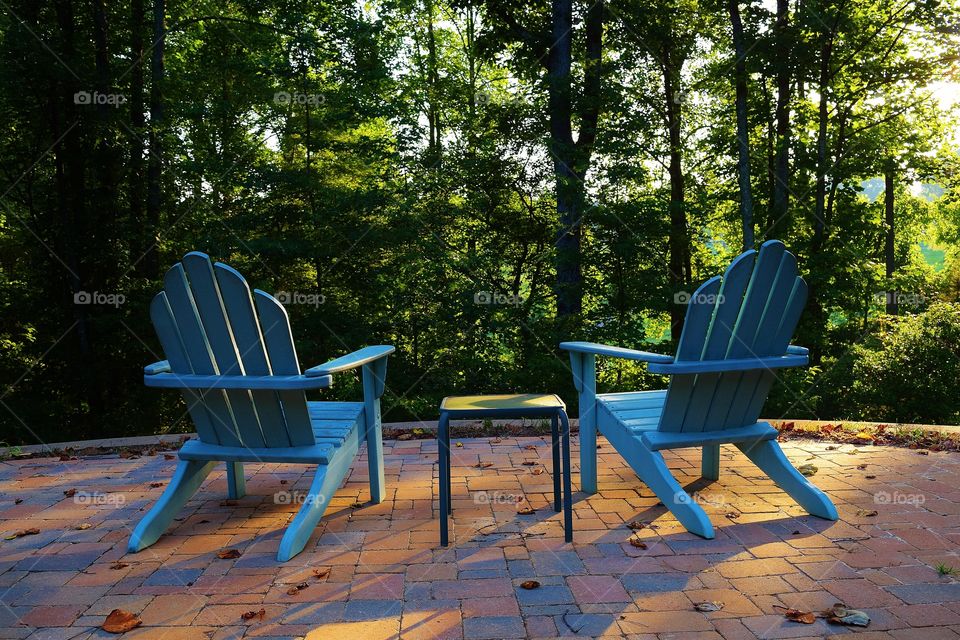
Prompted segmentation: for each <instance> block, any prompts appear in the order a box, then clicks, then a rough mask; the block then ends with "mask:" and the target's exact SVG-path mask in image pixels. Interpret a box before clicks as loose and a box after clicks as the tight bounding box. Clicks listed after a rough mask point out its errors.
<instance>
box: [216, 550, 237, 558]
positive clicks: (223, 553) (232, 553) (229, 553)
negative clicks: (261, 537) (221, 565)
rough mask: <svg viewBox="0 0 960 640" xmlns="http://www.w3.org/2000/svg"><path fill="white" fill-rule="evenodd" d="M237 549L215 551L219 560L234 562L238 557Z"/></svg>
mask: <svg viewBox="0 0 960 640" xmlns="http://www.w3.org/2000/svg"><path fill="white" fill-rule="evenodd" d="M240 555H241V554H240V550H239V549H221V550H220V551H217V557H218V558H220V559H221V560H234V559H236V558H239V557H240Z"/></svg>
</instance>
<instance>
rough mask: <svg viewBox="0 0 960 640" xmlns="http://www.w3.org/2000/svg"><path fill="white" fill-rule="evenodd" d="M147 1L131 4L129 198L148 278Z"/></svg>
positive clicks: (136, 251) (135, 250)
mask: <svg viewBox="0 0 960 640" xmlns="http://www.w3.org/2000/svg"><path fill="white" fill-rule="evenodd" d="M143 1H144V0H131V6H130V57H131V59H132V60H133V61H134V63H133V67H131V69H130V128H131V129H132V130H133V135H131V136H130V173H129V175H128V182H129V186H128V197H129V199H130V200H129V208H130V226H131V228H132V233H131V236H132V247H131V254H132V255H133V259H134V260H136V261H137V262H136V269H137V273H138V274H139V275H140V276H143V277H147V276H149V275H151V274H148V273H147V271H146V269H145V264H144V261H143V260H141V259H140V258H142V257H143V254H144V251H145V250H146V249H147V247H148V246H149V240H148V239H147V238H146V236H145V234H144V233H143V226H144V219H143V136H144V135H145V131H144V125H145V124H146V117H145V116H144V112H143V107H144V105H143V28H144V18H145V16H144V11H143Z"/></svg>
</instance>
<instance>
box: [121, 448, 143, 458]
mask: <svg viewBox="0 0 960 640" xmlns="http://www.w3.org/2000/svg"><path fill="white" fill-rule="evenodd" d="M119 455H120V457H121V458H123V459H124V460H136V459H137V458H139V457H140V454H139V453H137V452H136V451H127V450H126V449H121V450H120V454H119Z"/></svg>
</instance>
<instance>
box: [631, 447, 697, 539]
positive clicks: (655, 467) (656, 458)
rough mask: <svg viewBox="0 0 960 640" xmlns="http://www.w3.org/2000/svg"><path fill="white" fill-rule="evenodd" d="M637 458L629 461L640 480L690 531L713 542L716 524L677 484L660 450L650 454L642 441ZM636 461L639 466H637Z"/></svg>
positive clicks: (637, 449) (637, 448) (636, 449)
mask: <svg viewBox="0 0 960 640" xmlns="http://www.w3.org/2000/svg"><path fill="white" fill-rule="evenodd" d="M635 451H636V454H637V455H636V457H635V458H634V459H633V460H629V459H628V460H627V462H628V463H629V464H630V466H631V467H633V470H634V471H636V472H637V475H638V476H640V479H641V480H643V481H644V483H646V485H647V486H648V487H650V489H651V490H652V491H653V492H654V493H655V494H656V495H657V497H658V498H660V502H662V503H663V505H664V506H665V507H666V508H667V509H669V510H670V512H671V513H673V515H674V517H676V519H677V520H679V521H680V524H682V525H683V526H684V527H685V528H686V529H687V531H689V532H690V533H695V534H697V535H698V536H701V537H704V538H707V539H712V538H713V537H714V533H713V525H712V524H711V523H710V518H708V517H707V514H706V513H705V512H704V510H703V509H702V508H701V507H700V505H698V504H697V503H696V502H694V501H693V498H691V497H690V495H689V494H688V493H687V492H686V491H684V490H683V487H681V486H680V483H679V482H677V481H676V479H675V478H674V477H673V474H671V473H670V469H668V468H667V463H666V462H664V460H663V456H662V455H661V454H660V452H659V451H651V450H649V449H647V448H646V447H645V446H643V445H642V444H640V443H639V442H638V443H637V445H636V448H635ZM635 462H636V464H634V463H635Z"/></svg>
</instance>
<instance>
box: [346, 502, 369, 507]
mask: <svg viewBox="0 0 960 640" xmlns="http://www.w3.org/2000/svg"><path fill="white" fill-rule="evenodd" d="M365 506H366V505H364V504H363V503H362V502H354V503H353V504H352V505H350V508H351V509H363V508H364V507H365Z"/></svg>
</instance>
